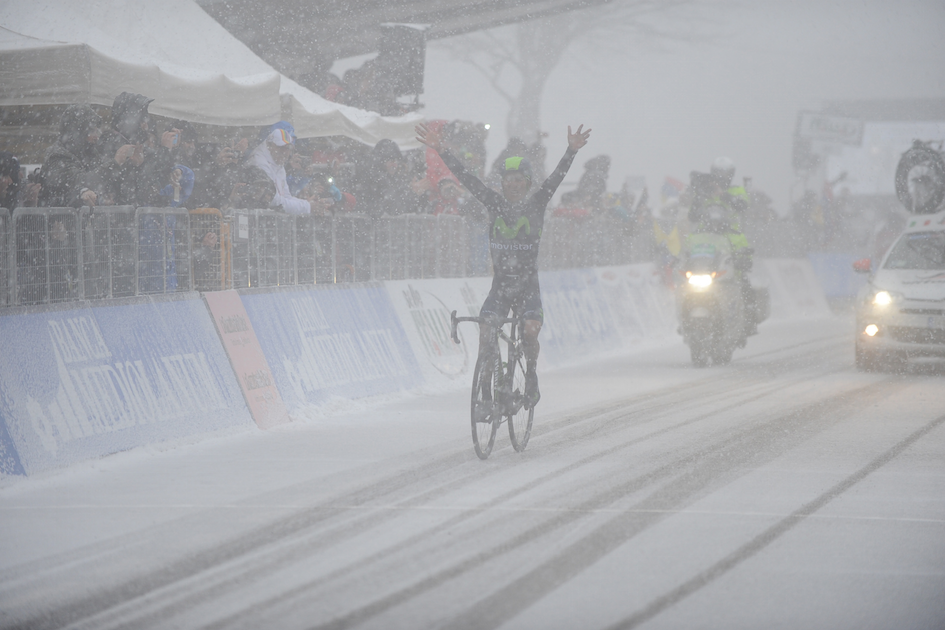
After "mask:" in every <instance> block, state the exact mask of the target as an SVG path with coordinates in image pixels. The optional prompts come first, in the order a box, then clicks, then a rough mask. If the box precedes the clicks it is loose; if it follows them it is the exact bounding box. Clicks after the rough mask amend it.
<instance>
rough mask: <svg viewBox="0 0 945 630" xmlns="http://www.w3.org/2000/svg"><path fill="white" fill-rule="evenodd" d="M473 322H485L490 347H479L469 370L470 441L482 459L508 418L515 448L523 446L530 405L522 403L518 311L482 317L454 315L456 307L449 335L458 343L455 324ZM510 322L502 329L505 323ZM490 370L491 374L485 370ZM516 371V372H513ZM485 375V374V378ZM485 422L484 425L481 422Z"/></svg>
mask: <svg viewBox="0 0 945 630" xmlns="http://www.w3.org/2000/svg"><path fill="white" fill-rule="evenodd" d="M467 321H468V322H476V323H477V324H479V326H480V327H482V326H489V327H490V328H491V329H492V332H490V334H489V339H490V345H491V346H492V347H491V349H490V348H488V347H486V346H483V347H480V348H479V357H478V359H477V361H476V368H475V370H474V373H473V391H472V399H471V416H472V433H473V445H474V446H475V448H476V454H477V455H479V457H480V458H482V459H485V458H486V457H488V456H489V453H490V452H491V450H492V445H493V442H494V440H495V433H496V429H497V428H498V426H499V425H500V424H502V423H503V422H506V421H508V424H509V437H510V439H511V440H512V445H513V447H514V448H515V450H516V451H522V450H524V449H525V445H526V444H527V442H528V437H529V435H530V434H531V426H532V419H533V417H534V410H533V409H524V407H525V386H524V381H523V379H524V374H525V366H524V365H523V363H522V359H523V358H524V355H525V349H524V340H523V332H524V329H525V320H524V318H523V317H522V316H521V315H519V314H518V313H515V312H513V314H512V317H505V318H484V317H457V316H456V311H453V312H452V313H451V315H450V324H451V326H450V336H451V337H452V339H453V341H454V342H455V343H460V341H459V336H458V334H457V325H458V324H459V323H460V322H467ZM507 324H511V327H510V328H509V329H508V331H506V329H505V326H506V325H507ZM503 343H504V344H505V347H506V350H505V356H504V357H503V356H502V354H503V353H502V344H503ZM490 359H491V360H492V362H493V363H492V365H491V366H489V367H488V368H487V367H485V365H484V361H487V360H490ZM487 372H491V374H487ZM516 372H517V374H516ZM487 376H488V378H486V377H487ZM483 425H486V426H483Z"/></svg>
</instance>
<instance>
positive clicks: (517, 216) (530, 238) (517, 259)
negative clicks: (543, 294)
mask: <svg viewBox="0 0 945 630" xmlns="http://www.w3.org/2000/svg"><path fill="white" fill-rule="evenodd" d="M575 155H577V151H572V150H571V149H570V148H568V150H567V151H565V153H564V157H562V158H561V161H560V162H558V166H557V167H556V168H555V170H554V172H552V173H551V175H549V176H548V179H546V180H545V181H544V182H543V183H542V184H541V186H539V188H538V190H536V191H535V192H534V194H532V195H531V196H530V197H526V198H525V199H523V200H522V201H519V202H516V203H511V202H510V201H508V200H507V199H506V198H505V197H504V196H503V195H502V194H501V193H498V192H496V191H494V190H492V189H491V188H489V187H488V186H486V185H485V184H484V183H482V182H481V181H480V180H479V178H477V177H476V176H475V175H473V174H472V173H470V172H469V171H467V170H466V168H465V167H464V166H463V164H462V163H461V162H460V161H459V160H457V159H456V158H455V157H453V156H452V155H450V153H449V152H448V151H445V150H444V151H443V152H442V153H440V157H442V158H443V162H444V163H445V164H446V166H447V167H448V168H449V169H450V171H452V172H453V175H455V176H456V178H457V179H458V180H459V181H460V183H462V185H463V186H465V187H466V189H467V190H469V192H470V193H471V194H472V195H473V197H475V198H476V199H478V200H479V201H480V202H481V203H482V204H483V205H484V206H485V207H486V210H487V211H488V213H489V223H490V226H491V227H490V229H489V249H490V250H491V252H492V268H493V271H494V275H495V279H496V280H497V281H502V282H503V283H506V282H507V283H508V284H511V285H518V286H520V287H523V288H524V287H525V286H526V284H527V283H528V281H529V280H530V279H532V278H534V279H536V280H537V277H538V245H539V242H540V240H541V230H542V227H543V226H544V222H545V209H546V208H547V206H548V202H549V201H551V197H552V195H554V194H555V190H557V189H558V186H559V185H560V184H561V180H563V179H564V176H565V175H567V173H568V169H569V168H571V162H573V161H574V156H575Z"/></svg>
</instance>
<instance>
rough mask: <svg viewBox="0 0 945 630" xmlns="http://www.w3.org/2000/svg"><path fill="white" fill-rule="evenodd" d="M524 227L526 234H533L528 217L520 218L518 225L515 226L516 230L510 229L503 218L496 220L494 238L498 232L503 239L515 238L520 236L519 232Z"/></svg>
mask: <svg viewBox="0 0 945 630" xmlns="http://www.w3.org/2000/svg"><path fill="white" fill-rule="evenodd" d="M523 226H524V227H525V233H526V234H531V233H532V226H531V224H530V223H529V222H528V218H527V217H520V218H519V220H518V223H516V224H515V227H514V228H510V227H509V226H508V225H506V224H505V219H503V218H502V217H498V218H497V219H496V220H495V225H493V227H492V236H493V237H495V235H496V232H498V233H499V234H500V235H501V236H502V238H515V237H516V236H518V232H519V230H521V229H522V227H523Z"/></svg>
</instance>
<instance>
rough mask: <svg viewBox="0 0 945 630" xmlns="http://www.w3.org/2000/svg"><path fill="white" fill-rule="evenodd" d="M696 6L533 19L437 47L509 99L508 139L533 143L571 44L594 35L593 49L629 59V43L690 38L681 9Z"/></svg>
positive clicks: (641, 4) (634, 7) (649, 4)
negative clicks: (512, 80)
mask: <svg viewBox="0 0 945 630" xmlns="http://www.w3.org/2000/svg"><path fill="white" fill-rule="evenodd" d="M692 4H693V2H692V0H628V1H625V2H613V3H610V4H607V5H604V6H600V7H596V8H593V9H585V10H580V11H572V12H569V13H563V14H560V15H556V16H554V17H549V18H541V19H537V20H530V21H527V22H523V23H521V24H518V25H517V26H515V27H512V28H506V29H496V30H488V31H480V32H478V33H474V34H471V35H465V36H462V37H456V38H451V39H445V40H439V41H438V42H437V43H436V45H437V46H439V47H441V48H443V49H445V50H447V51H449V52H450V54H452V56H453V57H454V58H455V59H457V60H460V61H463V62H466V63H468V64H470V65H471V66H473V67H474V68H476V70H478V71H479V72H480V73H482V75H483V76H484V77H485V78H486V79H488V80H489V82H490V84H491V85H492V87H493V89H495V91H496V93H498V94H499V95H500V96H502V98H504V99H505V100H506V101H508V103H509V113H508V119H507V127H506V128H507V130H508V134H509V137H518V138H521V139H523V140H525V141H526V142H527V143H534V142H536V141H538V140H539V139H540V136H539V134H540V132H541V95H542V92H543V91H544V88H545V83H546V82H547V81H548V77H549V76H551V72H552V71H553V70H554V69H555V67H556V66H557V65H558V62H559V61H560V60H561V57H562V56H563V55H564V53H565V51H567V50H568V49H569V47H570V46H571V44H572V43H574V42H575V41H577V40H579V39H582V40H584V39H589V36H590V35H592V34H593V35H594V36H595V37H594V40H593V42H592V43H591V44H590V45H591V47H592V50H595V51H597V52H598V53H605V54H619V55H626V54H627V53H628V52H629V50H628V49H629V47H628V45H627V44H628V43H640V42H648V43H650V44H653V43H660V42H666V41H671V40H677V41H679V40H688V39H691V37H692V36H691V35H687V34H684V33H682V32H681V30H683V29H680V24H683V23H686V22H688V21H689V18H687V17H686V16H684V15H683V14H682V11H680V9H683V8H688V7H690V6H691V5H692ZM671 14H675V15H671ZM668 22H671V24H668ZM510 72H514V73H515V74H517V75H518V79H519V80H518V86H517V87H518V89H517V91H513V90H511V89H509V88H508V87H507V86H508V84H509V80H508V79H509V73H510Z"/></svg>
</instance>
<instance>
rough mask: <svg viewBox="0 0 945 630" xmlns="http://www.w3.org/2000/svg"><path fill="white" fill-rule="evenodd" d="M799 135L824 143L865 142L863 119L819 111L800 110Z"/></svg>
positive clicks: (847, 143)
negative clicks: (831, 114)
mask: <svg viewBox="0 0 945 630" xmlns="http://www.w3.org/2000/svg"><path fill="white" fill-rule="evenodd" d="M797 135H798V136H799V137H801V138H805V139H807V140H811V141H814V142H818V143H823V144H840V145H847V146H854V147H858V146H861V145H862V144H863V121H862V120H860V119H858V118H848V117H846V116H830V115H828V114H821V113H819V112H799V113H798V117H797Z"/></svg>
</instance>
